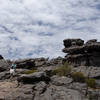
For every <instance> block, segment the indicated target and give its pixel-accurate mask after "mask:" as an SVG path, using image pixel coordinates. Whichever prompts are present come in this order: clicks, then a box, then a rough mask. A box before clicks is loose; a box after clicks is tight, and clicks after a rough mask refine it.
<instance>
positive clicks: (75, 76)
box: [71, 72, 85, 82]
mask: <svg viewBox="0 0 100 100" xmlns="http://www.w3.org/2000/svg"><path fill="white" fill-rule="evenodd" d="M71 76H72V78H73V81H75V82H85V76H84V74H83V73H81V72H74V73H72V74H71Z"/></svg>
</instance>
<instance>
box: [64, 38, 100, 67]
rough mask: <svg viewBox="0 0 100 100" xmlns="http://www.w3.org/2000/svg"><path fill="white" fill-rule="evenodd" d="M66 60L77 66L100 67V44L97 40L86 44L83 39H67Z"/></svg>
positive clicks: (65, 41) (65, 44)
mask: <svg viewBox="0 0 100 100" xmlns="http://www.w3.org/2000/svg"><path fill="white" fill-rule="evenodd" d="M63 42H64V46H65V48H64V49H63V52H64V53H67V55H66V57H65V60H67V61H68V62H70V63H72V64H73V65H75V66H80V65H86V66H100V42H97V40H96V39H93V40H89V41H87V42H86V43H84V40H81V39H65V40H64V41H63Z"/></svg>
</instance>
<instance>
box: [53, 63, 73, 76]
mask: <svg viewBox="0 0 100 100" xmlns="http://www.w3.org/2000/svg"><path fill="white" fill-rule="evenodd" d="M71 70H72V66H71V65H70V64H69V63H68V62H66V63H65V64H64V65H62V66H60V67H58V68H56V69H54V70H52V74H53V75H59V76H67V75H69V74H70V73H71Z"/></svg>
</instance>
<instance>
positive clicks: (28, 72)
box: [24, 69, 36, 74]
mask: <svg viewBox="0 0 100 100" xmlns="http://www.w3.org/2000/svg"><path fill="white" fill-rule="evenodd" d="M34 72H36V70H35V69H32V70H29V71H26V72H25V73H24V74H32V73H34Z"/></svg>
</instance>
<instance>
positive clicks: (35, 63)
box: [15, 57, 63, 69]
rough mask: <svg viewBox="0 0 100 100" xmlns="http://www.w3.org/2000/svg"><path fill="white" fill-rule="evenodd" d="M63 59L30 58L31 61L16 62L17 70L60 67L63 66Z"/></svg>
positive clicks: (20, 60)
mask: <svg viewBox="0 0 100 100" xmlns="http://www.w3.org/2000/svg"><path fill="white" fill-rule="evenodd" d="M62 60H63V58H62V57H58V58H55V59H49V58H43V57H41V58H30V59H19V60H16V61H15V63H16V65H17V68H22V69H33V68H38V67H47V66H48V67H49V66H58V65H61V64H62Z"/></svg>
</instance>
